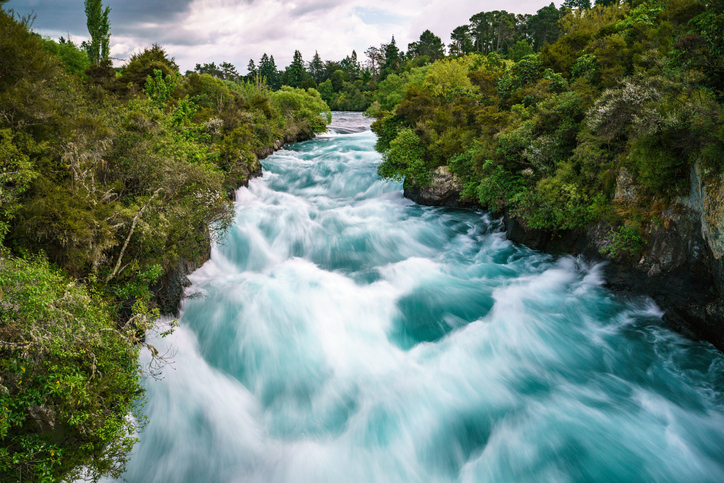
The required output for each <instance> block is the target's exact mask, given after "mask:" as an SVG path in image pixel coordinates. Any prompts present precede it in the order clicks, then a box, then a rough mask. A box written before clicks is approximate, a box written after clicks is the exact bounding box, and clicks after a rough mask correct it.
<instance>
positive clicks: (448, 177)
mask: <svg viewBox="0 0 724 483" xmlns="http://www.w3.org/2000/svg"><path fill="white" fill-rule="evenodd" d="M462 190H463V185H462V183H461V182H460V180H459V179H458V176H457V175H456V174H453V173H451V172H450V169H449V168H448V167H447V166H440V167H439V168H437V169H436V170H435V173H434V175H433V177H432V180H431V181H430V184H429V185H428V186H423V187H418V186H405V198H409V199H411V200H412V201H414V202H415V203H418V204H421V205H427V206H449V207H452V208H472V207H474V206H475V203H474V202H466V201H465V200H462V199H461V198H460V194H461V193H462Z"/></svg>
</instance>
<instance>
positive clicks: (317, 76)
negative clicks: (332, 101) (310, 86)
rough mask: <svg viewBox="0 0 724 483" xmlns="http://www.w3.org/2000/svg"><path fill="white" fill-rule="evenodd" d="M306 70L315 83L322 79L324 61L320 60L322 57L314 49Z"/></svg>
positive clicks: (320, 81)
mask: <svg viewBox="0 0 724 483" xmlns="http://www.w3.org/2000/svg"><path fill="white" fill-rule="evenodd" d="M307 72H309V75H310V76H311V78H312V79H314V82H316V83H317V84H320V83H322V82H323V81H324V62H322V58H321V57H320V56H319V52H317V51H316V50H315V51H314V57H312V61H311V62H310V63H309V65H308V66H307Z"/></svg>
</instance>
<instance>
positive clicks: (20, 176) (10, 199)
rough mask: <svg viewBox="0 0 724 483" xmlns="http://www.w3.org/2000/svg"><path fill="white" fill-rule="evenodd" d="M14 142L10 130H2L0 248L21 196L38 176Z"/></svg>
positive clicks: (0, 147)
mask: <svg viewBox="0 0 724 483" xmlns="http://www.w3.org/2000/svg"><path fill="white" fill-rule="evenodd" d="M13 141H14V136H13V133H12V131H11V130H10V129H0V246H2V242H3V239H4V238H5V235H6V234H7V232H8V231H9V230H10V222H11V221H12V219H13V218H15V213H16V212H17V211H18V209H19V208H20V203H19V198H20V196H21V195H22V194H23V193H24V192H25V191H26V190H27V189H28V187H29V186H30V182H31V181H32V180H33V178H35V177H36V176H37V173H36V172H35V171H34V170H33V166H32V164H31V162H30V158H29V157H28V156H27V155H26V154H24V153H23V152H22V151H21V149H18V146H17V145H16V144H15V143H14V142H13Z"/></svg>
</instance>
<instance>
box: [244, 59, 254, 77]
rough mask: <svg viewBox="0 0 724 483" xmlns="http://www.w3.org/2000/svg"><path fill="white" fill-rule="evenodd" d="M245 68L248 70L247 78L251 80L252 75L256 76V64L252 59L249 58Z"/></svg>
mask: <svg viewBox="0 0 724 483" xmlns="http://www.w3.org/2000/svg"><path fill="white" fill-rule="evenodd" d="M246 70H247V71H249V72H248V73H247V74H246V77H247V79H249V80H253V79H254V77H256V74H257V72H256V64H255V63H254V59H249V63H248V64H246Z"/></svg>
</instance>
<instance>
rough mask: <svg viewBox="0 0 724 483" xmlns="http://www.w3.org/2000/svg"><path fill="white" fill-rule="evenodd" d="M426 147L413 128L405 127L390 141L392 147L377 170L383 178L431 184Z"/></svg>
mask: <svg viewBox="0 0 724 483" xmlns="http://www.w3.org/2000/svg"><path fill="white" fill-rule="evenodd" d="M424 155H425V149H424V148H423V146H422V144H421V143H420V138H419V137H418V136H417V134H415V132H414V131H413V130H412V129H409V128H405V129H402V130H400V132H398V133H397V136H396V137H395V139H393V140H392V141H391V142H390V149H389V150H388V151H386V152H385V153H384V155H383V156H382V163H381V164H380V165H379V166H378V168H377V172H378V174H379V175H380V177H382V178H386V179H394V180H399V181H401V180H403V179H404V180H405V181H406V182H407V183H410V184H414V185H416V186H425V185H427V184H429V182H430V178H431V172H430V169H429V168H428V167H427V166H426V163H425V159H424Z"/></svg>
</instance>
